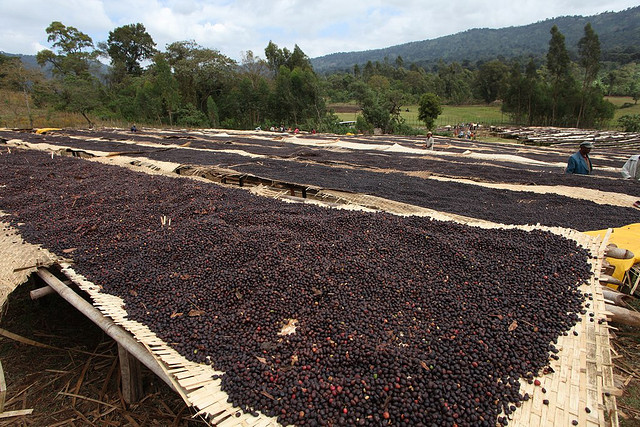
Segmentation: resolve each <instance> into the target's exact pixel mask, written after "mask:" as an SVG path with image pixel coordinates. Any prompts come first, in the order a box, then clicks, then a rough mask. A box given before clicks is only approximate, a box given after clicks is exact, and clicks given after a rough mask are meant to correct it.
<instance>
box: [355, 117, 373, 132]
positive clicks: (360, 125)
mask: <svg viewBox="0 0 640 427" xmlns="http://www.w3.org/2000/svg"><path fill="white" fill-rule="evenodd" d="M356 129H357V130H358V132H360V133H367V134H372V133H373V129H374V126H373V125H372V124H371V123H369V122H368V121H367V119H365V118H364V117H363V116H358V117H357V118H356Z"/></svg>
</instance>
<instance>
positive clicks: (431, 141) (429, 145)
mask: <svg viewBox="0 0 640 427" xmlns="http://www.w3.org/2000/svg"><path fill="white" fill-rule="evenodd" d="M434 143H435V141H434V139H433V134H432V133H431V131H429V132H427V140H426V141H425V143H424V145H423V147H424V148H426V149H427V150H433V144H434Z"/></svg>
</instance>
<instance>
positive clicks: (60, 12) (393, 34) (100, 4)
mask: <svg viewBox="0 0 640 427" xmlns="http://www.w3.org/2000/svg"><path fill="white" fill-rule="evenodd" d="M635 6H637V0H535V1H534V0H525V1H519V0H432V1H430V2H425V1H423V0H422V1H420V0H387V1H376V0H348V1H345V0H342V1H337V0H325V1H314V0H274V1H269V0H242V1H239V0H206V1H205V0H127V1H122V0H0V51H4V52H8V53H21V54H35V53H37V52H38V51H39V50H42V49H45V48H50V44H49V43H48V42H47V34H46V32H45V29H46V28H47V26H48V25H49V24H50V23H51V22H52V21H60V22H62V23H63V24H65V25H67V26H74V27H76V28H77V29H78V30H79V31H82V32H83V33H86V34H88V35H89V36H91V38H92V39H93V42H94V44H97V43H98V42H101V41H106V39H107V37H108V34H109V31H112V30H113V29H115V28H117V27H119V26H122V25H127V24H135V23H142V24H143V25H144V26H145V28H146V29H147V32H149V34H150V35H151V37H152V38H153V39H154V41H155V42H156V44H157V47H158V48H159V49H160V50H163V49H164V47H165V46H166V45H167V44H169V43H172V42H175V41H184V40H195V42H196V43H198V44H199V45H201V46H203V47H206V48H211V49H216V50H219V51H220V52H221V53H223V54H225V55H227V56H229V57H231V58H232V59H235V60H240V59H241V57H242V54H243V53H244V52H246V51H249V50H251V51H253V53H254V55H255V56H258V57H264V48H265V47H266V46H267V44H268V43H269V41H270V40H271V41H273V42H274V43H276V44H277V45H278V46H279V47H281V48H283V47H286V48H288V49H290V50H292V49H293V47H294V45H295V44H297V45H298V46H300V48H301V49H302V50H303V51H304V52H305V53H306V54H307V55H308V56H310V57H312V58H313V57H318V56H322V55H326V54H330V53H335V52H350V51H361V50H369V49H377V48H384V47H388V46H393V45H397V44H401V43H407V42H412V41H420V40H426V39H434V38H437V37H441V36H445V35H449V34H455V33H457V32H460V31H465V30H468V29H471V28H502V27H509V26H517V25H526V24H531V23H534V22H537V21H541V20H545V19H547V18H553V17H557V16H564V15H584V16H588V15H594V14H598V13H602V12H607V11H614V12H618V11H621V10H624V9H626V8H629V7H635Z"/></svg>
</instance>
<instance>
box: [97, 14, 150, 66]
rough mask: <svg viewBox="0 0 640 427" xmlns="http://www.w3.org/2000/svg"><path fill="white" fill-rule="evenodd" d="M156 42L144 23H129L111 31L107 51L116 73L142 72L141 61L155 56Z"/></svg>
mask: <svg viewBox="0 0 640 427" xmlns="http://www.w3.org/2000/svg"><path fill="white" fill-rule="evenodd" d="M155 46H156V44H155V42H154V41H153V38H151V36H150V35H149V33H147V30H146V28H145V27H144V25H142V24H129V25H124V26H122V27H118V28H116V29H115V30H113V31H110V32H109V38H108V39H107V42H106V46H104V47H105V48H106V52H107V54H108V55H109V57H110V58H111V65H112V66H113V67H114V69H115V70H116V73H124V74H128V75H132V76H139V75H140V74H142V67H141V65H140V63H141V61H145V60H148V59H151V58H153V55H154V54H155V52H156V49H155Z"/></svg>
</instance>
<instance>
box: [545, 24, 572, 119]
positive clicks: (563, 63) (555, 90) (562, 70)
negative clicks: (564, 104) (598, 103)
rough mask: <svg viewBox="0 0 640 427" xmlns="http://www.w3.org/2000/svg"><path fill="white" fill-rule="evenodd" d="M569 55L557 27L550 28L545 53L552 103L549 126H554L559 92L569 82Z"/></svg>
mask: <svg viewBox="0 0 640 427" xmlns="http://www.w3.org/2000/svg"><path fill="white" fill-rule="evenodd" d="M570 62H571V61H570V59H569V53H568V52H567V48H566V47H565V44H564V35H563V34H562V33H561V32H560V30H558V26H557V25H554V26H553V27H551V40H549V51H548V52H547V69H548V70H549V76H550V79H551V90H552V103H551V124H552V125H555V124H556V119H557V117H556V116H557V110H558V99H559V95H560V91H561V89H562V88H563V87H566V85H567V83H568V81H569V80H570V74H569V64H570Z"/></svg>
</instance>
